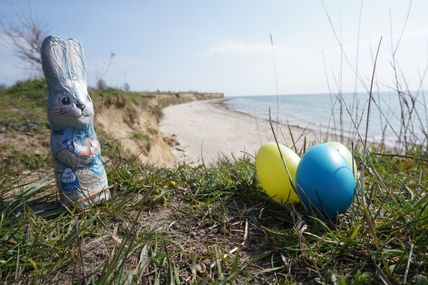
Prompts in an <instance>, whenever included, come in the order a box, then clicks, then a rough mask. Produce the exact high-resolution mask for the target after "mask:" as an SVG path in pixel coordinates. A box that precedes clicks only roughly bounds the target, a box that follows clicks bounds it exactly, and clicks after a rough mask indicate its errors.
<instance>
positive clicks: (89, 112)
mask: <svg viewBox="0 0 428 285" xmlns="http://www.w3.org/2000/svg"><path fill="white" fill-rule="evenodd" d="M41 55H42V67H43V73H44V75H45V78H46V80H47V82H48V88H49V89H48V90H49V92H48V100H47V104H48V120H49V124H50V126H51V153H52V158H53V163H54V171H55V179H56V184H57V186H58V189H59V193H60V200H61V202H62V203H63V204H65V205H70V204H77V206H86V205H89V204H91V203H97V202H99V201H101V200H107V199H109V198H110V192H109V190H108V182H107V175H106V172H105V169H104V165H103V162H102V159H101V149H100V144H99V142H98V139H97V136H96V134H95V131H94V123H93V119H94V106H93V104H92V100H91V98H90V97H89V94H88V90H87V83H86V67H85V61H84V54H83V49H82V45H81V44H80V43H79V42H78V41H76V40H75V39H70V38H65V37H59V36H49V37H47V38H46V39H45V40H44V41H43V44H42V49H41Z"/></svg>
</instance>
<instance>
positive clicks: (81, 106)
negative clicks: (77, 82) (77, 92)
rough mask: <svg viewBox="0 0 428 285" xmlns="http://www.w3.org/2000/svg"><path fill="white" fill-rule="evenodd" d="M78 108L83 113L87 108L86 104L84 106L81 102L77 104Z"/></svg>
mask: <svg viewBox="0 0 428 285" xmlns="http://www.w3.org/2000/svg"><path fill="white" fill-rule="evenodd" d="M76 107H77V108H79V109H80V110H82V111H83V109H85V107H86V106H85V104H82V103H80V102H76Z"/></svg>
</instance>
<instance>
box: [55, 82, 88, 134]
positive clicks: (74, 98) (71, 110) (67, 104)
mask: <svg viewBox="0 0 428 285" xmlns="http://www.w3.org/2000/svg"><path fill="white" fill-rule="evenodd" d="M93 116H94V106H93V104H92V100H91V97H89V94H88V91H87V89H86V82H78V81H74V82H68V84H67V88H61V89H58V90H55V91H52V92H50V93H49V97H48V119H49V122H50V123H51V125H52V126H53V127H57V128H63V127H66V126H70V127H74V128H79V129H80V128H85V127H87V126H88V125H89V124H91V123H92V119H93Z"/></svg>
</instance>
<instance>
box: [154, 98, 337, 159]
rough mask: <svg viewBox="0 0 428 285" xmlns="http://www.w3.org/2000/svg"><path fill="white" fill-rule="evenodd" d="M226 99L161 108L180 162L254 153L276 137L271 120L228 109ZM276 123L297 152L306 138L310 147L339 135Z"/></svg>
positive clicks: (166, 131) (286, 142)
mask: <svg viewBox="0 0 428 285" xmlns="http://www.w3.org/2000/svg"><path fill="white" fill-rule="evenodd" d="M224 100H226V99H214V100H204V101H195V102H190V103H185V104H179V105H174V106H169V107H166V108H164V109H163V110H162V111H163V114H164V115H163V117H162V119H161V121H160V124H159V127H160V130H161V132H162V133H163V135H164V136H165V137H166V138H167V139H168V140H169V141H172V142H173V143H172V146H171V152H172V153H173V155H174V157H175V158H176V160H177V162H178V163H183V162H184V163H188V164H191V165H199V164H212V163H215V162H216V161H217V160H218V159H219V158H221V157H227V158H229V159H234V158H240V157H243V156H245V155H248V156H255V154H256V152H257V150H258V149H259V147H260V146H261V145H262V144H264V143H267V142H270V141H274V136H273V134H272V131H271V127H270V124H269V121H268V120H265V119H262V118H258V117H255V116H252V115H250V114H247V113H243V112H239V111H235V110H231V109H228V108H227V107H226V106H225V105H224V104H223V102H224ZM273 126H274V129H275V132H276V135H277V139H278V142H279V143H282V144H284V145H286V146H288V147H289V148H291V149H293V150H295V151H296V152H297V153H299V152H301V150H302V148H303V145H304V144H305V141H306V147H308V146H310V145H313V144H316V143H320V142H324V141H327V140H337V139H338V137H337V136H334V135H328V134H326V133H323V132H321V131H314V130H310V129H307V128H302V127H300V126H294V125H286V124H278V123H276V122H274V123H273ZM290 132H291V134H290ZM293 141H294V143H295V146H293Z"/></svg>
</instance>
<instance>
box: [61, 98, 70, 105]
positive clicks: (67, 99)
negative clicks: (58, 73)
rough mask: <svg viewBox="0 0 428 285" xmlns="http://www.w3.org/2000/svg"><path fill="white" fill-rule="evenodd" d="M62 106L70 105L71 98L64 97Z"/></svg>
mask: <svg viewBox="0 0 428 285" xmlns="http://www.w3.org/2000/svg"><path fill="white" fill-rule="evenodd" d="M61 104H62V105H70V98H68V97H64V98H62V99H61Z"/></svg>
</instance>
